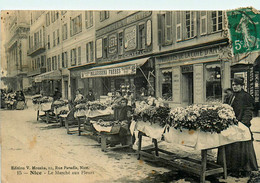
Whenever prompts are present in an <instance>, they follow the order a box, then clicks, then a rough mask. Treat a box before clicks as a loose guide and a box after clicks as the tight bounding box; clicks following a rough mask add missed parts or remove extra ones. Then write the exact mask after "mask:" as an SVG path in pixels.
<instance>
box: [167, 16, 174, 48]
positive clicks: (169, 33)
mask: <svg viewBox="0 0 260 183" xmlns="http://www.w3.org/2000/svg"><path fill="white" fill-rule="evenodd" d="M165 20H166V21H165V44H166V45H169V44H171V43H172V40H173V39H172V13H171V12H170V11H167V12H166V15H165Z"/></svg>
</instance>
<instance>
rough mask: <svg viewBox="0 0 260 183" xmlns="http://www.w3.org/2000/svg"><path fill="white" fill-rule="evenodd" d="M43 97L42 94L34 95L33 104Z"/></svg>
mask: <svg viewBox="0 0 260 183" xmlns="http://www.w3.org/2000/svg"><path fill="white" fill-rule="evenodd" d="M41 98H42V95H34V96H33V97H32V102H33V104H39V103H40V99H41Z"/></svg>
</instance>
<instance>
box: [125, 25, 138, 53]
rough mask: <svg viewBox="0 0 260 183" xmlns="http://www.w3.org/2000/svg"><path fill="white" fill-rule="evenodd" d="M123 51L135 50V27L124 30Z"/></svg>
mask: <svg viewBox="0 0 260 183" xmlns="http://www.w3.org/2000/svg"><path fill="white" fill-rule="evenodd" d="M124 38H125V51H129V50H134V49H135V48H136V26H135V25H134V26H132V27H129V28H126V29H125V36H124Z"/></svg>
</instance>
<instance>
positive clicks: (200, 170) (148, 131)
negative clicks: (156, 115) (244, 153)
mask: <svg viewBox="0 0 260 183" xmlns="http://www.w3.org/2000/svg"><path fill="white" fill-rule="evenodd" d="M136 130H138V140H139V141H138V151H137V154H138V159H140V158H141V155H144V156H147V157H151V158H154V159H157V160H159V161H161V162H164V163H166V164H168V165H171V166H173V167H176V168H179V169H180V170H183V171H187V172H189V173H193V174H195V175H197V176H199V177H200V182H205V177H206V176H209V175H214V174H219V173H223V174H224V178H225V179H226V178H227V167H226V157H225V145H227V144H230V143H234V142H238V141H247V140H250V139H251V135H250V131H249V129H248V128H247V127H246V126H244V125H243V124H242V123H239V124H238V126H235V125H233V126H230V127H229V128H228V129H226V130H223V131H222V132H221V133H219V134H217V133H212V134H211V133H207V132H200V131H192V130H185V129H184V130H183V131H182V132H181V131H180V130H176V129H174V128H170V129H169V131H168V130H167V127H164V128H158V127H157V128H152V127H151V125H144V124H142V123H141V125H139V126H138V125H137V126H136ZM155 132H156V133H155ZM238 134H242V135H238ZM143 136H148V137H150V138H151V139H152V142H153V144H154V147H153V148H149V149H146V150H143V149H142V137H143ZM162 136H163V137H164V140H165V141H166V142H168V143H175V144H180V145H185V146H189V147H192V148H194V149H196V150H200V151H201V160H200V161H198V160H195V159H191V158H185V159H184V158H180V157H177V156H175V155H174V153H172V152H169V151H166V150H164V149H160V148H158V140H160V139H161V137H162ZM215 148H217V149H218V150H220V151H222V152H223V153H222V154H223V157H222V158H223V164H222V165H217V164H215V163H213V162H208V161H207V152H208V151H209V150H211V149H215ZM159 152H160V153H159ZM165 155H166V156H165Z"/></svg>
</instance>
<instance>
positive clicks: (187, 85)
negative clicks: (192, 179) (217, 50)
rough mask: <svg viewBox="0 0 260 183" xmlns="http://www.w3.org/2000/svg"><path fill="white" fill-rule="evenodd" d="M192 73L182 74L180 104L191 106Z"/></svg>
mask: <svg viewBox="0 0 260 183" xmlns="http://www.w3.org/2000/svg"><path fill="white" fill-rule="evenodd" d="M193 98H194V97H193V72H189V73H183V74H182V103H183V104H184V105H191V104H193Z"/></svg>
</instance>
